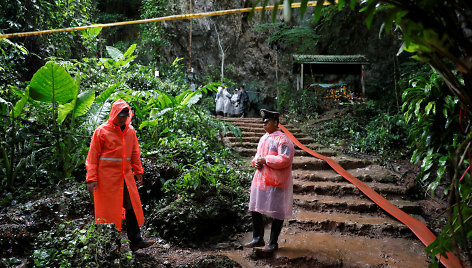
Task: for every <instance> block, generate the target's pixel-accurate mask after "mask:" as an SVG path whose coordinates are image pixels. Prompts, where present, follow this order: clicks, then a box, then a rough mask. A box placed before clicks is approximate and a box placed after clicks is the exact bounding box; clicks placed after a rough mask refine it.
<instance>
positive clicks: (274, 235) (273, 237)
mask: <svg viewBox="0 0 472 268" xmlns="http://www.w3.org/2000/svg"><path fill="white" fill-rule="evenodd" d="M283 225H284V221H283V220H277V219H272V226H271V228H270V239H269V243H268V244H267V245H265V247H264V248H263V249H262V251H264V252H274V251H276V250H277V249H279V244H278V243H277V241H278V240H279V235H280V231H282V226H283Z"/></svg>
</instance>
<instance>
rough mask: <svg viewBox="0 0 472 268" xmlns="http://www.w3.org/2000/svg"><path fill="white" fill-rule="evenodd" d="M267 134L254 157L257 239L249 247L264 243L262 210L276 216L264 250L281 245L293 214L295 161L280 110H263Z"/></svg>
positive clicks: (252, 201) (251, 203) (251, 207)
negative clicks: (281, 126)
mask: <svg viewBox="0 0 472 268" xmlns="http://www.w3.org/2000/svg"><path fill="white" fill-rule="evenodd" d="M261 115H262V122H263V124H264V125H263V126H264V130H265V131H266V134H264V136H262V137H261V139H260V140H259V144H258V145H257V153H256V155H255V156H254V158H253V160H252V166H253V167H254V168H256V172H255V174H254V177H253V179H252V184H251V195H250V198H249V210H250V211H251V214H252V223H253V228H254V230H253V239H252V241H251V242H249V243H247V244H245V245H244V247H246V248H254V247H261V246H264V244H265V242H264V223H263V219H262V214H265V215H267V216H269V217H271V218H272V226H271V230H270V239H269V243H268V244H267V245H265V246H264V248H263V249H262V251H265V252H273V251H275V250H277V249H278V247H279V245H278V243H277V240H278V238H279V235H280V231H281V230H282V226H283V223H284V219H288V218H290V217H291V216H292V206H293V181H292V162H293V155H294V147H293V143H292V141H291V140H290V139H289V138H288V137H287V135H285V134H284V133H282V132H280V131H278V130H277V129H278V125H279V113H277V112H273V111H268V110H265V109H262V110H261Z"/></svg>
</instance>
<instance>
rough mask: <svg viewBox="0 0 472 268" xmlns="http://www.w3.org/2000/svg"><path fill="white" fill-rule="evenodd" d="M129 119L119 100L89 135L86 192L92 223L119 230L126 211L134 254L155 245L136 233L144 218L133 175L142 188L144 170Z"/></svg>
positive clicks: (129, 115) (123, 105)
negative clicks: (91, 205) (90, 198)
mask: <svg viewBox="0 0 472 268" xmlns="http://www.w3.org/2000/svg"><path fill="white" fill-rule="evenodd" d="M132 118H133V112H132V111H131V108H130V106H129V105H128V103H126V102H125V101H124V100H121V99H120V100H117V101H115V102H114V103H113V105H112V108H111V112H110V117H109V119H108V121H107V122H105V123H103V124H102V125H100V126H99V127H98V128H97V129H96V130H95V132H94V134H93V136H92V141H91V142H90V149H89V152H88V155H87V160H86V162H85V167H86V168H87V178H86V181H87V190H88V191H89V192H90V193H91V194H94V204H95V221H96V222H97V223H110V222H113V223H115V227H116V228H117V229H118V230H119V231H121V224H122V218H123V216H122V212H123V208H125V209H126V232H127V234H128V239H129V240H130V249H131V250H132V251H136V250H138V249H141V248H146V247H149V246H151V245H152V244H153V243H154V242H153V241H145V240H144V239H143V238H142V237H141V232H140V230H139V226H140V225H141V224H143V223H144V216H143V209H142V206H141V200H140V198H139V193H138V188H137V186H136V182H135V179H134V176H136V178H137V179H138V185H141V184H142V182H143V167H142V165H141V159H140V155H141V151H140V148H139V143H138V139H137V138H136V132H135V130H134V128H133V126H132V125H131V124H130V123H131V119H132ZM133 173H134V176H133Z"/></svg>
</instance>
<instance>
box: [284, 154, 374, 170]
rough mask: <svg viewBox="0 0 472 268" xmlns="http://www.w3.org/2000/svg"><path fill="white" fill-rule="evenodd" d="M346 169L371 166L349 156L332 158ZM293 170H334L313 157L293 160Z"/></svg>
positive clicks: (298, 157) (301, 157)
mask: <svg viewBox="0 0 472 268" xmlns="http://www.w3.org/2000/svg"><path fill="white" fill-rule="evenodd" d="M331 159H333V160H334V161H336V162H337V163H338V164H339V165H341V167H343V168H344V169H346V170H347V169H355V168H364V167H367V166H368V165H370V164H371V162H370V161H369V160H366V159H357V158H352V157H348V156H334V157H331ZM292 169H293V170H295V169H304V170H326V169H330V170H331V169H332V168H331V167H330V166H329V165H328V163H326V162H325V161H324V160H321V159H318V158H315V157H313V156H297V157H294V158H293V163H292Z"/></svg>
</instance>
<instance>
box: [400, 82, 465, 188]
mask: <svg viewBox="0 0 472 268" xmlns="http://www.w3.org/2000/svg"><path fill="white" fill-rule="evenodd" d="M411 86H412V87H411V88H409V89H407V90H405V92H404V93H403V112H404V116H405V121H406V122H407V123H412V126H411V130H410V136H409V138H410V140H411V142H412V147H413V148H414V151H413V155H412V157H411V161H412V162H413V163H418V162H421V173H420V174H419V175H418V179H420V180H421V181H423V182H425V183H426V185H427V189H428V190H429V191H431V194H434V191H435V190H436V188H437V187H438V186H439V184H440V182H441V179H442V178H443V177H444V176H445V175H446V174H445V171H446V169H447V166H448V164H447V163H448V159H449V156H448V155H449V153H451V152H455V149H456V148H457V146H458V145H459V144H460V143H461V142H462V140H463V138H462V135H461V133H460V127H459V122H458V119H459V118H458V113H459V106H458V105H457V103H458V99H457V98H456V97H453V96H451V95H450V94H448V91H447V90H445V87H446V85H445V83H444V81H443V80H442V79H441V78H440V77H439V75H438V74H437V73H434V74H433V75H431V77H430V78H429V79H426V78H424V77H417V78H415V79H413V80H412V81H411ZM438 129H441V131H440V132H439V131H437V130H438Z"/></svg>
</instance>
